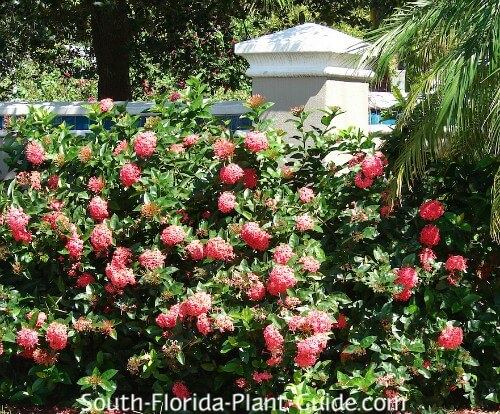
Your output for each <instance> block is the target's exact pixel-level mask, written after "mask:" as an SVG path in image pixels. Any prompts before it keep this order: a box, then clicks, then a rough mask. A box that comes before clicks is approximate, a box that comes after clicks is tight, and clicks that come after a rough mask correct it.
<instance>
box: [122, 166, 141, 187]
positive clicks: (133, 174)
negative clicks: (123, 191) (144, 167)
mask: <svg viewBox="0 0 500 414" xmlns="http://www.w3.org/2000/svg"><path fill="white" fill-rule="evenodd" d="M141 173H142V171H141V169H140V168H139V167H138V165H137V164H134V163H131V162H128V163H126V164H125V165H124V166H123V168H122V169H121V170H120V179H121V181H122V184H123V185H124V186H125V187H130V186H131V185H133V184H135V183H137V182H138V181H139V180H140V179H141Z"/></svg>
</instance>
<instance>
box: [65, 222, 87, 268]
mask: <svg viewBox="0 0 500 414" xmlns="http://www.w3.org/2000/svg"><path fill="white" fill-rule="evenodd" d="M65 247H66V249H67V250H68V252H69V257H70V259H76V260H80V259H81V258H82V255H83V240H82V239H81V238H80V235H79V234H78V232H77V231H76V227H74V226H72V229H71V237H68V240H66V246H65Z"/></svg>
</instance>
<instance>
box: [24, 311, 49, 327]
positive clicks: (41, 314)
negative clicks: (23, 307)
mask: <svg viewBox="0 0 500 414" xmlns="http://www.w3.org/2000/svg"><path fill="white" fill-rule="evenodd" d="M34 314H35V312H33V311H31V312H28V313H27V314H26V319H27V320H28V322H31V318H32V317H33V315H34ZM46 320H47V314H46V313H45V312H38V316H37V318H36V324H35V326H36V327H37V328H40V327H41V326H42V325H43V324H44V323H45V321H46Z"/></svg>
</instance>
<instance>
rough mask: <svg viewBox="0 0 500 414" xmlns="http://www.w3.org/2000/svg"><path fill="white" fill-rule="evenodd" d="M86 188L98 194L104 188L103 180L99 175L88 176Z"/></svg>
mask: <svg viewBox="0 0 500 414" xmlns="http://www.w3.org/2000/svg"><path fill="white" fill-rule="evenodd" d="M87 188H88V189H89V191H92V192H93V193H96V194H98V193H100V192H101V191H102V190H103V189H104V180H103V179H102V178H101V177H90V179H89V182H88V184H87Z"/></svg>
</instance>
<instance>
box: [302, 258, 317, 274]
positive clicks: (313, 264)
mask: <svg viewBox="0 0 500 414" xmlns="http://www.w3.org/2000/svg"><path fill="white" fill-rule="evenodd" d="M299 263H302V270H303V271H304V272H305V271H309V272H311V273H317V272H318V270H319V268H320V267H321V263H320V262H318V261H317V260H316V259H315V258H314V257H312V256H304V257H301V258H300V260H299Z"/></svg>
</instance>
